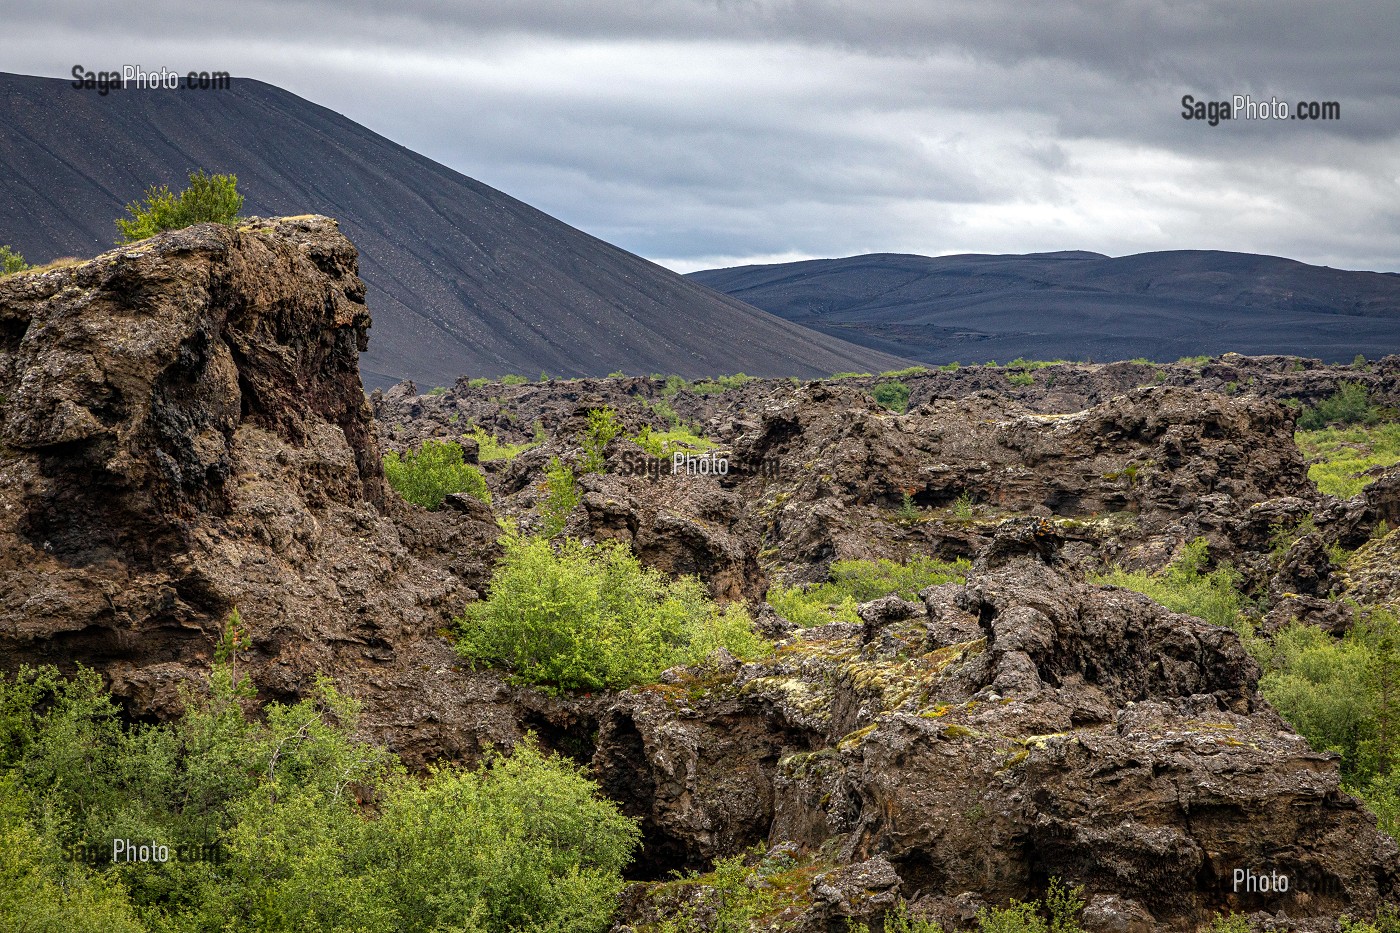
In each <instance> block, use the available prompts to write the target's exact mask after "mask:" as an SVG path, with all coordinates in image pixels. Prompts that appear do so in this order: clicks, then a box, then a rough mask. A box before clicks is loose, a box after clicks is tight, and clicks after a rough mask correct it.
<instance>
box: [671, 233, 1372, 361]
mask: <svg viewBox="0 0 1400 933" xmlns="http://www.w3.org/2000/svg"><path fill="white" fill-rule="evenodd" d="M692 278H693V279H695V281H697V282H702V283H704V284H705V285H708V286H710V287H711V288H716V289H719V290H720V291H723V292H726V293H728V294H730V295H733V296H734V297H735V298H741V299H743V300H744V301H747V302H749V303H750V304H753V305H757V306H758V307H760V308H762V309H764V310H765V311H771V312H773V313H774V314H777V315H779V316H781V317H784V318H787V319H788V320H789V321H794V322H796V323H799V324H805V325H807V326H808V327H812V328H815V329H816V330H819V331H822V332H823V333H827V334H831V335H833V336H839V337H844V338H845V339H847V340H851V341H854V342H856V343H860V344H864V345H865V346H867V347H872V348H875V349H880V350H885V351H888V352H890V353H898V354H901V355H903V356H909V357H913V358H914V359H918V360H921V361H923V362H927V363H948V362H952V361H954V360H959V361H961V362H964V363H976V362H983V361H986V360H993V359H995V360H1002V361H1005V360H1008V359H1012V358H1014V357H1026V358H1029V359H1046V358H1056V357H1059V358H1064V359H1078V360H1083V359H1093V360H1126V359H1132V358H1135V357H1146V358H1148V359H1154V360H1175V359H1177V358H1179V357H1182V356H1194V355H1197V354H1211V355H1216V354H1220V353H1224V352H1228V351H1231V350H1233V351H1235V352H1238V353H1244V354H1264V353H1290V354H1298V355H1300V356H1310V357H1319V358H1322V359H1325V360H1329V361H1338V360H1350V359H1352V357H1354V356H1355V355H1356V354H1357V353H1364V354H1366V355H1367V356H1368V357H1372V358H1374V357H1378V356H1383V355H1385V354H1386V353H1394V352H1396V351H1397V350H1400V275H1395V274H1393V273H1379V272H1346V271H1342V270H1340V269H1331V268H1327V267H1323V266H1309V265H1306V264H1304V263H1301V262H1294V261H1293V260H1290V259H1279V258H1277V257H1274V256H1256V255H1252V254H1249V253H1225V252H1217V251H1211V250H1173V251H1170V252H1160V253H1142V254H1140V255H1137V256H1123V257H1120V258H1117V259H1114V258H1110V257H1108V256H1103V255H1101V254H1099V253H1087V252H1063V253H1036V254H1032V255H1027V256H978V255H970V256H943V257H938V258H931V257H928V256H907V255H897V254H874V255H870V256H852V257H850V258H848V259H819V260H812V261H809V262H790V263H781V264H778V265H770V266H740V267H736V268H733V269H711V270H707V271H704V272H696V273H694V274H693V275H692Z"/></svg>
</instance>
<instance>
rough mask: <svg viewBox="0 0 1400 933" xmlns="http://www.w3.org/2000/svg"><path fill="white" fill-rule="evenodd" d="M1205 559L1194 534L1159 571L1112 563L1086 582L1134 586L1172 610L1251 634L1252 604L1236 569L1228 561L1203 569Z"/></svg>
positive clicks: (1205, 546) (1206, 550)
mask: <svg viewBox="0 0 1400 933" xmlns="http://www.w3.org/2000/svg"><path fill="white" fill-rule="evenodd" d="M1209 563H1210V549H1209V545H1208V544H1207V543H1206V539H1205V538H1197V539H1195V540H1194V541H1192V542H1191V543H1190V544H1188V545H1186V547H1185V548H1184V549H1183V550H1182V553H1181V555H1180V556H1178V557H1177V559H1176V560H1175V561H1173V562H1172V563H1171V565H1170V566H1169V567H1167V569H1165V570H1163V571H1161V572H1160V573H1147V572H1145V571H1141V570H1135V571H1127V570H1123V569H1122V568H1117V567H1115V568H1113V569H1112V570H1110V571H1109V572H1108V573H1106V574H1100V575H1098V576H1094V577H1091V578H1090V582H1093V583H1098V584H1100V585H1105V586H1121V587H1123V588H1124V589H1128V590H1135V591H1136V592H1139V593H1142V594H1143V595H1144V596H1147V597H1149V598H1151V599H1152V600H1154V601H1156V602H1158V603H1161V604H1162V605H1163V606H1166V607H1167V608H1168V609H1170V610H1172V611H1173V612H1184V613H1186V614H1187V615H1193V616H1195V617H1197V618H1198V619H1204V620H1205V621H1206V622H1209V623H1211V624H1212V625H1222V626H1225V627H1227V628H1232V629H1234V630H1235V631H1237V632H1239V633H1240V634H1241V635H1242V636H1245V637H1246V638H1252V637H1253V626H1252V625H1251V624H1250V621H1249V619H1248V617H1247V615H1246V611H1247V610H1248V609H1250V608H1252V604H1251V603H1250V601H1249V600H1248V599H1247V598H1246V597H1245V596H1244V595H1243V594H1242V593H1241V592H1240V590H1239V583H1240V575H1239V572H1238V571H1236V570H1235V569H1234V568H1233V567H1231V566H1230V565H1228V564H1222V565H1220V566H1219V567H1216V568H1215V569H1214V570H1211V571H1207V570H1206V567H1207V566H1208V565H1209Z"/></svg>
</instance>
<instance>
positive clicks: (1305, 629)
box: [1259, 609, 1400, 836]
mask: <svg viewBox="0 0 1400 933" xmlns="http://www.w3.org/2000/svg"><path fill="white" fill-rule="evenodd" d="M1360 615H1361V617H1360V619H1359V621H1358V622H1357V624H1356V625H1354V626H1353V627H1352V629H1351V630H1350V631H1348V632H1347V633H1346V634H1345V635H1344V636H1342V637H1341V638H1334V637H1333V636H1331V635H1328V634H1327V633H1325V632H1323V631H1321V630H1320V629H1318V628H1315V627H1313V626H1306V625H1292V626H1289V627H1288V628H1285V629H1284V630H1283V631H1281V632H1279V633H1278V634H1277V635H1276V636H1275V637H1274V639H1273V641H1272V642H1270V643H1268V644H1267V645H1266V646H1264V649H1263V651H1262V658H1261V660H1262V662H1263V666H1264V676H1263V677H1262V678H1261V679H1260V681H1259V689H1260V692H1261V693H1263V694H1264V696H1265V698H1266V699H1268V701H1269V702H1270V703H1272V704H1273V706H1274V707H1275V708H1276V709H1277V710H1278V711H1279V714H1280V715H1282V716H1283V718H1284V719H1286V720H1288V723H1289V724H1290V725H1291V726H1293V728H1295V729H1297V730H1298V731H1299V732H1300V733H1301V734H1302V735H1304V736H1305V737H1307V739H1308V741H1309V742H1310V743H1311V744H1312V746H1313V747H1314V748H1316V749H1318V750H1327V751H1333V752H1336V753H1337V754H1338V755H1340V756H1341V759H1342V778H1343V780H1344V781H1345V782H1346V786H1347V789H1348V790H1349V791H1350V792H1351V793H1353V794H1355V795H1356V796H1358V797H1361V798H1362V799H1363V800H1365V801H1366V803H1367V804H1368V805H1369V806H1370V807H1371V809H1372V810H1373V811H1375V813H1376V815H1377V816H1378V817H1380V823H1381V828H1382V829H1383V830H1385V831H1386V832H1388V833H1390V834H1391V835H1392V836H1398V835H1400V769H1397V767H1396V764H1397V750H1400V735H1397V730H1400V621H1397V618H1396V615H1395V613H1394V612H1392V611H1387V610H1382V609H1371V610H1368V611H1365V612H1362V613H1361V614H1360Z"/></svg>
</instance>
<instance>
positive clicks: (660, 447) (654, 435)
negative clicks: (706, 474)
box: [633, 425, 715, 460]
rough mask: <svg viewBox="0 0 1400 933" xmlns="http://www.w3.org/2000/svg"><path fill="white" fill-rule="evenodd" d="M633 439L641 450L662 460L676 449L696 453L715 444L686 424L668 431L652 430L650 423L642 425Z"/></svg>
mask: <svg viewBox="0 0 1400 933" xmlns="http://www.w3.org/2000/svg"><path fill="white" fill-rule="evenodd" d="M633 441H635V442H636V444H637V446H638V447H640V448H642V450H645V451H646V452H647V453H649V454H651V455H652V456H653V457H657V458H659V459H662V460H666V459H669V458H670V456H671V455H672V454H674V453H677V452H678V451H684V452H687V453H698V452H700V451H702V450H710V449H711V448H713V447H714V446H715V443H714V441H711V440H708V439H706V438H704V437H701V436H700V435H699V434H697V433H696V432H695V431H693V430H692V429H691V428H690V427H689V426H687V425H678V426H676V427H673V428H671V429H670V430H669V431H654V430H652V428H651V426H650V425H644V426H643V427H642V430H641V431H640V432H638V434H637V436H636V437H634V438H633Z"/></svg>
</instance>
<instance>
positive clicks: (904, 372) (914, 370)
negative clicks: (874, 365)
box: [880, 366, 931, 379]
mask: <svg viewBox="0 0 1400 933" xmlns="http://www.w3.org/2000/svg"><path fill="white" fill-rule="evenodd" d="M927 372H931V370H930V369H929V368H928V367H927V366H908V367H906V368H904V369H890V370H886V371H885V372H882V373H880V375H881V376H882V377H883V378H885V379H903V378H904V377H905V376H921V375H923V374H924V373H927Z"/></svg>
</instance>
